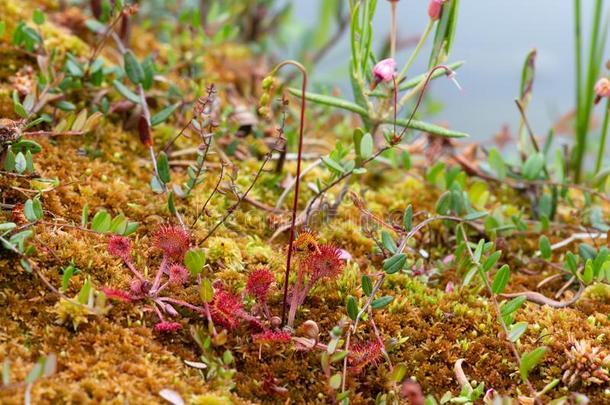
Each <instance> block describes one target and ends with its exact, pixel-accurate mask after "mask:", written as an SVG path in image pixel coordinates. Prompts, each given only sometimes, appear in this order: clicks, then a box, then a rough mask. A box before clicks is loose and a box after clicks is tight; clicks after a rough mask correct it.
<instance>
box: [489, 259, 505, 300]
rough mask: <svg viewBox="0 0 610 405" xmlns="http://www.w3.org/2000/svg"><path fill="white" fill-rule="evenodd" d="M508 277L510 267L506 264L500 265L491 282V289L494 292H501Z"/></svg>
mask: <svg viewBox="0 0 610 405" xmlns="http://www.w3.org/2000/svg"><path fill="white" fill-rule="evenodd" d="M509 277H510V269H509V267H508V265H507V264H505V265H504V266H502V267H500V270H498V272H497V273H496V276H495V277H494V281H493V283H492V284H491V291H492V292H493V293H494V294H502V292H503V291H504V289H505V288H506V284H507V283H508V279H509Z"/></svg>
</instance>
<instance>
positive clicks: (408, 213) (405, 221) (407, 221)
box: [402, 204, 413, 232]
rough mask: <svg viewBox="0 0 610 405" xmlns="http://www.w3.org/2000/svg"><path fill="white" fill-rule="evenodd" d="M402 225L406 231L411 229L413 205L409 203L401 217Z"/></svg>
mask: <svg viewBox="0 0 610 405" xmlns="http://www.w3.org/2000/svg"><path fill="white" fill-rule="evenodd" d="M402 225H403V226H404V227H405V231H407V232H411V229H413V206H412V205H411V204H409V206H408V207H407V209H406V210H405V214H404V216H403V217H402Z"/></svg>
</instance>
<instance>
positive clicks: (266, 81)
mask: <svg viewBox="0 0 610 405" xmlns="http://www.w3.org/2000/svg"><path fill="white" fill-rule="evenodd" d="M273 80H274V78H273V76H267V77H265V78H264V79H263V83H262V87H263V90H269V89H270V88H271V86H272V85H273Z"/></svg>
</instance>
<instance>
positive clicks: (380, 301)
mask: <svg viewBox="0 0 610 405" xmlns="http://www.w3.org/2000/svg"><path fill="white" fill-rule="evenodd" d="M392 301H394V297H391V296H389V295H386V296H384V297H380V298H377V299H376V300H373V302H371V307H372V308H373V309H381V308H383V307H386V306H388V305H389V304H390V303H391V302H392Z"/></svg>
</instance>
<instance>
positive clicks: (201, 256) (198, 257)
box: [184, 249, 205, 275]
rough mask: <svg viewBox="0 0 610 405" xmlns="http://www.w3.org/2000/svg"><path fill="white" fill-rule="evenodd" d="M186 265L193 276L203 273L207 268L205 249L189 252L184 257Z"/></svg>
mask: <svg viewBox="0 0 610 405" xmlns="http://www.w3.org/2000/svg"><path fill="white" fill-rule="evenodd" d="M184 265H185V266H186V268H187V269H188V270H189V271H190V272H191V274H193V275H196V274H199V273H201V272H202V271H203V266H205V251H203V249H191V250H189V251H188V252H186V255H184Z"/></svg>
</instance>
